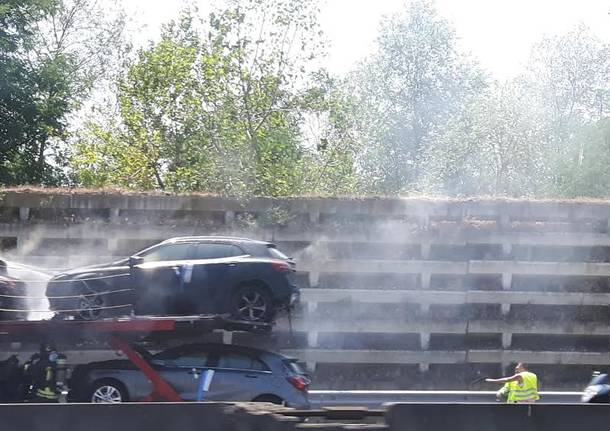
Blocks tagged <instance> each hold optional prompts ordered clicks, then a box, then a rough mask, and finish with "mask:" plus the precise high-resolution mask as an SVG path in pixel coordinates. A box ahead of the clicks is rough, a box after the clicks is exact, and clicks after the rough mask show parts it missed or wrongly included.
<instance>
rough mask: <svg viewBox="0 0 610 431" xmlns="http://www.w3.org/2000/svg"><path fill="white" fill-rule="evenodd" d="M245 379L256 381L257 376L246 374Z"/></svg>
mask: <svg viewBox="0 0 610 431" xmlns="http://www.w3.org/2000/svg"><path fill="white" fill-rule="evenodd" d="M246 377H247V378H249V379H258V376H257V375H255V374H246Z"/></svg>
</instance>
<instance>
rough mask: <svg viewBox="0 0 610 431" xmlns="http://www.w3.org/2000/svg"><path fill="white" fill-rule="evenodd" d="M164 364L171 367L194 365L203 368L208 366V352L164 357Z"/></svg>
mask: <svg viewBox="0 0 610 431" xmlns="http://www.w3.org/2000/svg"><path fill="white" fill-rule="evenodd" d="M162 360H163V362H164V364H165V365H166V366H169V367H193V368H201V367H205V366H207V363H208V353H207V352H191V353H185V354H183V355H180V356H175V357H168V358H162Z"/></svg>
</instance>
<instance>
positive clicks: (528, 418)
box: [387, 404, 610, 431]
mask: <svg viewBox="0 0 610 431" xmlns="http://www.w3.org/2000/svg"><path fill="white" fill-rule="evenodd" d="M609 415H610V406H609V405H593V404H588V405H524V404H521V405H508V404H496V405H494V404H436V405H435V404H395V405H392V406H390V407H389V409H388V414H387V424H388V427H389V429H390V430H401V431H447V430H451V431H490V430H494V431H513V430H524V431H548V430H553V431H574V430H575V429H605V428H607V427H608V417H610V416H609Z"/></svg>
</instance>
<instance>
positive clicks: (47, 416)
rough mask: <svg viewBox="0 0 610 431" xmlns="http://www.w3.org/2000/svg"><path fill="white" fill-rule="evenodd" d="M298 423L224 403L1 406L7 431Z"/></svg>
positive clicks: (238, 428) (212, 430)
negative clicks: (249, 411) (253, 412)
mask: <svg viewBox="0 0 610 431" xmlns="http://www.w3.org/2000/svg"><path fill="white" fill-rule="evenodd" d="M296 422H298V421H296V420H295V419H292V418H280V417H278V418H276V417H275V416H274V415H271V414H250V413H248V412H245V411H242V410H240V409H239V407H236V406H232V405H228V404H222V403H138V404H136V403H124V404H97V405H96V404H4V405H0V430H2V431H108V430H112V431H140V430H142V431H172V430H176V431H203V430H205V431H255V430H269V431H284V430H290V429H294V425H295V423H296Z"/></svg>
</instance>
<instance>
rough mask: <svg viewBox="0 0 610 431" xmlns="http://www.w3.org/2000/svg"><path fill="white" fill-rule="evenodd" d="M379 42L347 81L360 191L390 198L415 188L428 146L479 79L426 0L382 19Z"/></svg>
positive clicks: (450, 31) (472, 92) (479, 83)
mask: <svg viewBox="0 0 610 431" xmlns="http://www.w3.org/2000/svg"><path fill="white" fill-rule="evenodd" d="M377 44H378V52H377V53H376V54H375V55H373V56H372V58H370V59H369V60H368V61H366V62H365V63H364V64H362V66H361V67H360V68H359V69H358V70H357V71H356V73H355V76H354V78H353V79H352V80H351V82H353V83H354V86H353V88H352V92H353V93H354V94H356V96H357V99H358V104H357V106H359V107H360V111H359V112H358V113H357V114H356V121H357V124H358V132H359V135H360V139H361V142H362V148H363V151H362V153H361V158H360V160H359V166H360V168H361V173H362V180H363V187H364V190H366V191H367V192H374V193H383V194H393V193H399V192H404V191H408V190H412V189H413V188H414V185H415V184H416V182H417V180H418V178H419V176H420V175H421V172H422V160H421V156H422V154H424V152H425V150H426V147H427V145H428V143H429V142H430V141H433V140H434V139H436V137H437V136H438V135H439V134H440V133H441V132H442V130H443V128H444V127H445V124H446V123H447V121H449V119H450V118H452V117H453V116H454V115H456V114H458V113H459V112H460V111H461V110H462V109H463V107H464V106H465V105H467V104H468V103H469V100H471V99H472V98H473V97H474V96H475V95H476V94H477V93H478V92H479V90H480V88H481V87H482V86H483V81H484V80H483V77H482V74H481V73H480V72H479V70H478V69H477V68H476V66H475V65H473V64H472V62H471V61H470V60H469V59H468V58H467V57H465V56H463V55H461V54H460V53H459V52H458V49H457V46H456V36H455V33H454V31H453V29H452V28H451V26H450V24H449V23H448V22H447V21H446V20H444V19H443V18H441V17H440V16H439V15H438V13H437V11H436V10H435V9H434V7H433V4H432V3H431V2H429V1H424V0H418V1H416V2H413V3H412V4H411V6H410V7H409V8H408V9H407V10H406V11H405V12H404V13H400V14H396V15H394V16H390V17H388V18H386V20H385V21H384V22H383V24H382V27H381V30H380V33H379V37H378V41H377Z"/></svg>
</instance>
